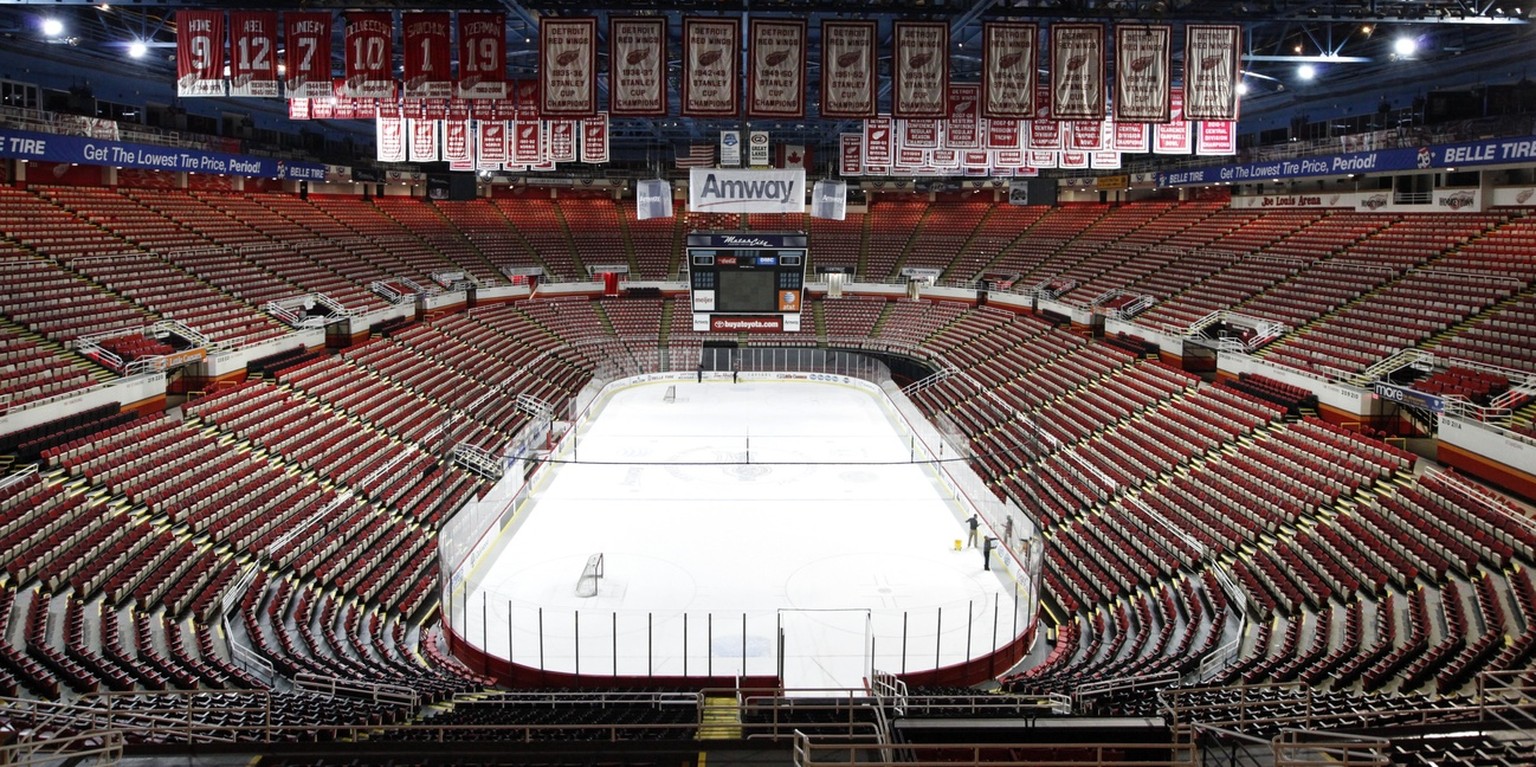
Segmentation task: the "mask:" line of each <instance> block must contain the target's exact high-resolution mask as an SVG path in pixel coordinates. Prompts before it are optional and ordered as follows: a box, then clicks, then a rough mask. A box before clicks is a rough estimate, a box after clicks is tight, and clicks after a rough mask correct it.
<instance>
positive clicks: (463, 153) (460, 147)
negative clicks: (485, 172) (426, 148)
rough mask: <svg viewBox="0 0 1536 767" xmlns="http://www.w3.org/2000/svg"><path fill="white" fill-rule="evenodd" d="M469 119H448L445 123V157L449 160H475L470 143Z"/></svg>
mask: <svg viewBox="0 0 1536 767" xmlns="http://www.w3.org/2000/svg"><path fill="white" fill-rule="evenodd" d="M470 139H471V136H470V134H469V120H468V119H459V120H447V121H445V122H444V123H443V159H444V160H446V161H448V162H474V151H473V149H472V148H471V145H470Z"/></svg>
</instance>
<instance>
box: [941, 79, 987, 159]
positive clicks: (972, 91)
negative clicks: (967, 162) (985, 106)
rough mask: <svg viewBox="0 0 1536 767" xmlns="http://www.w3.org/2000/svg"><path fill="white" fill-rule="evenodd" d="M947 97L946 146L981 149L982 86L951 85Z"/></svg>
mask: <svg viewBox="0 0 1536 767" xmlns="http://www.w3.org/2000/svg"><path fill="white" fill-rule="evenodd" d="M947 95H948V99H949V121H948V123H946V124H945V131H944V146H945V147H948V148H950V149H980V148H981V115H980V111H979V108H980V102H981V86H979V85H957V84H955V83H950V84H949V88H948V94H947Z"/></svg>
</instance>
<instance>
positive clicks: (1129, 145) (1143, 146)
mask: <svg viewBox="0 0 1536 767" xmlns="http://www.w3.org/2000/svg"><path fill="white" fill-rule="evenodd" d="M1109 135H1110V141H1109V148H1110V149H1113V150H1115V151H1116V152H1131V153H1138V154H1139V153H1144V152H1148V151H1151V149H1152V142H1151V141H1150V140H1149V131H1148V130H1147V124H1146V123H1115V124H1114V126H1113V129H1112V130H1111V131H1110V134H1109Z"/></svg>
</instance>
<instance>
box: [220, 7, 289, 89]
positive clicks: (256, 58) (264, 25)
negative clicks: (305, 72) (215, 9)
mask: <svg viewBox="0 0 1536 767" xmlns="http://www.w3.org/2000/svg"><path fill="white" fill-rule="evenodd" d="M229 40H230V47H229V50H230V61H229V95H231V96H237V97H246V98H269V99H270V98H277V97H278V96H279V95H280V94H279V91H278V87H277V14H276V13H275V12H273V11H231V12H230V14H229Z"/></svg>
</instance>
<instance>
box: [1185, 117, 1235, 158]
mask: <svg viewBox="0 0 1536 767" xmlns="http://www.w3.org/2000/svg"><path fill="white" fill-rule="evenodd" d="M1195 136H1196V137H1197V138H1196V140H1195V154H1203V155H1218V154H1237V123H1236V122H1235V121H1233V120H1202V121H1200V122H1198V123H1195Z"/></svg>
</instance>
